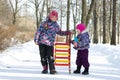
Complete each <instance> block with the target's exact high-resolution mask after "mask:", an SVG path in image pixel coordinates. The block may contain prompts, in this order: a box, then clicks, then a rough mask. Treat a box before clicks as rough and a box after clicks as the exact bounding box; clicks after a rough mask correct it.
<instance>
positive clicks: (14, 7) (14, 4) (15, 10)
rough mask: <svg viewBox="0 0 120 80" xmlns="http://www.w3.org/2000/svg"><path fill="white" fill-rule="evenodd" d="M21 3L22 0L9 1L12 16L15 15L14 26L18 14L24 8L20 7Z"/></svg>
mask: <svg viewBox="0 0 120 80" xmlns="http://www.w3.org/2000/svg"><path fill="white" fill-rule="evenodd" d="M20 1H21V0H9V3H10V6H11V10H12V14H13V20H12V23H13V24H15V23H16V19H17V14H18V12H19V11H20V10H21V8H22V6H18V5H19V3H20Z"/></svg>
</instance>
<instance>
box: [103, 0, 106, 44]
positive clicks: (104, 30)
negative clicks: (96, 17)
mask: <svg viewBox="0 0 120 80" xmlns="http://www.w3.org/2000/svg"><path fill="white" fill-rule="evenodd" d="M103 43H106V0H103Z"/></svg>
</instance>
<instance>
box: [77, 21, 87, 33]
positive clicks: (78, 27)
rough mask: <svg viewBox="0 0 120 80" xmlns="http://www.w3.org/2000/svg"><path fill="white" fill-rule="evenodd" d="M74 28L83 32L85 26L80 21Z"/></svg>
mask: <svg viewBox="0 0 120 80" xmlns="http://www.w3.org/2000/svg"><path fill="white" fill-rule="evenodd" d="M76 29H78V30H80V31H81V32H83V31H84V30H85V29H86V26H85V25H84V24H83V23H81V24H78V25H77V26H76Z"/></svg>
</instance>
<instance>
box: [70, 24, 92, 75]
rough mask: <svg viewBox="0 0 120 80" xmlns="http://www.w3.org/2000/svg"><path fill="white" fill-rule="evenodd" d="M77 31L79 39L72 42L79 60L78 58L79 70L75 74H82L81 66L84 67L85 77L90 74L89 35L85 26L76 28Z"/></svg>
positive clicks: (81, 25) (80, 25)
mask: <svg viewBox="0 0 120 80" xmlns="http://www.w3.org/2000/svg"><path fill="white" fill-rule="evenodd" d="M76 30H77V33H78V35H77V37H76V38H75V39H74V40H73V41H72V43H73V45H74V47H73V48H74V49H76V50H78V52H77V58H76V65H77V69H76V70H75V71H74V72H73V73H75V74H77V73H81V70H80V69H81V66H83V67H84V71H83V72H82V74H83V75H88V74H89V61H88V53H89V51H88V49H89V43H90V39H89V34H88V32H87V30H86V27H85V25H84V24H78V25H77V26H76Z"/></svg>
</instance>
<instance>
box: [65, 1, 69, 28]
mask: <svg viewBox="0 0 120 80" xmlns="http://www.w3.org/2000/svg"><path fill="white" fill-rule="evenodd" d="M69 22H70V0H67V21H66V27H67V30H69V27H70V25H69V24H70V23H69Z"/></svg>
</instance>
